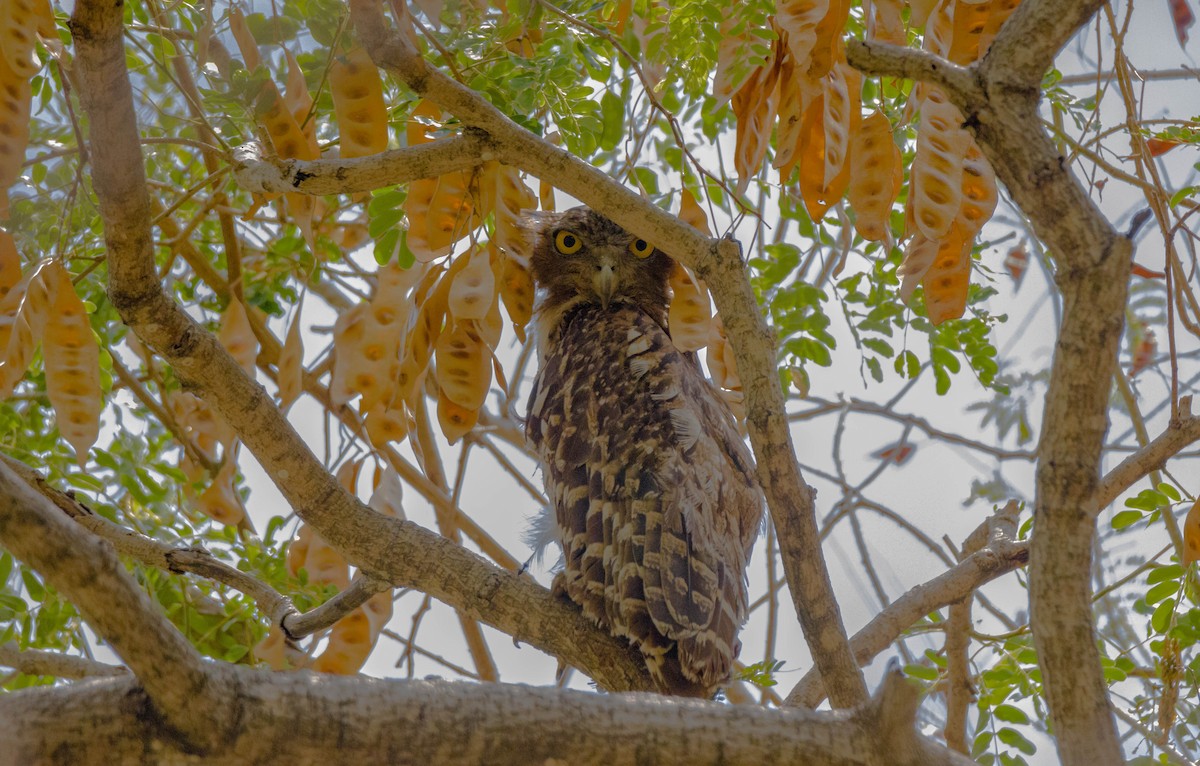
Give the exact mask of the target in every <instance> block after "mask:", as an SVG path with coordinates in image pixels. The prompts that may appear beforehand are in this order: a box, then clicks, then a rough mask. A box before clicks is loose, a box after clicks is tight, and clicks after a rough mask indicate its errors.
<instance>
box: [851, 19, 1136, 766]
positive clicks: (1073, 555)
mask: <svg viewBox="0 0 1200 766" xmlns="http://www.w3.org/2000/svg"><path fill="white" fill-rule="evenodd" d="M1099 7H1100V3H1099V2H1098V0H1085V2H1082V3H1081V2H1074V0H1026V2H1024V3H1022V4H1021V5H1020V6H1019V7H1018V9H1017V11H1016V12H1015V13H1014V14H1013V16H1012V18H1010V19H1009V20H1008V21H1007V22H1006V23H1005V25H1004V26H1003V27H1002V28H1001V30H1000V32H999V34H998V35H997V37H996V40H995V41H994V42H993V43H992V46H991V48H990V49H989V51H988V53H987V54H986V55H985V56H984V58H983V59H982V60H980V61H979V62H977V63H976V64H974V65H972V66H971V67H970V68H969V70H968V71H969V72H970V73H971V74H972V75H973V77H974V78H975V79H976V80H977V81H978V82H979V85H980V93H981V97H977V96H976V95H975V94H974V93H968V92H963V91H962V90H955V89H950V90H948V91H947V92H948V95H949V96H950V98H951V99H952V100H953V101H954V102H955V103H956V104H957V105H958V107H959V108H960V109H961V110H962V113H963V115H964V116H965V127H966V128H967V129H969V130H970V131H971V132H972V134H973V135H974V136H975V138H976V140H977V141H978V143H979V146H980V148H981V149H982V150H983V152H984V154H985V155H986V156H987V158H988V161H989V162H991V164H992V167H993V168H995V170H996V175H997V176H998V177H999V178H1000V179H1001V180H1002V181H1003V182H1004V185H1005V186H1006V187H1007V188H1008V191H1009V194H1010V195H1011V196H1012V198H1013V200H1014V201H1015V202H1016V203H1017V205H1018V206H1019V207H1020V208H1021V210H1023V211H1024V212H1025V213H1026V214H1027V215H1028V216H1029V218H1030V220H1031V221H1032V223H1033V226H1034V230H1035V232H1036V234H1037V235H1038V238H1039V239H1041V240H1042V242H1044V243H1045V244H1046V246H1047V249H1048V250H1049V251H1050V252H1051V253H1052V254H1053V256H1054V258H1055V264H1056V266H1057V271H1056V275H1055V278H1056V281H1057V283H1058V286H1059V289H1060V290H1061V291H1062V295H1063V307H1064V308H1063V318H1062V326H1061V327H1060V328H1059V335H1058V343H1057V344H1056V346H1055V353H1054V362H1053V365H1052V367H1051V373H1050V385H1049V387H1048V390H1047V393H1046V409H1045V413H1044V416H1043V421H1042V435H1041V439H1040V441H1039V444H1038V455H1039V461H1038V470H1037V500H1036V504H1035V508H1034V521H1035V525H1034V536H1033V541H1032V546H1031V549H1030V613H1031V620H1032V624H1033V629H1034V644H1035V646H1036V648H1037V652H1038V661H1039V663H1040V664H1041V667H1042V672H1043V675H1044V679H1045V685H1046V696H1047V698H1048V700H1049V702H1050V711H1051V717H1052V719H1053V724H1054V728H1055V733H1056V735H1057V744H1058V749H1059V755H1060V756H1061V757H1062V760H1063V762H1064V763H1065V764H1067V766H1076V765H1078V766H1098V765H1099V764H1116V763H1120V762H1122V761H1123V758H1122V751H1121V746H1120V743H1119V741H1118V738H1117V731H1116V724H1115V722H1114V720H1113V716H1112V712H1111V710H1110V708H1109V704H1108V696H1107V694H1108V689H1107V685H1106V684H1105V682H1104V675H1103V671H1102V668H1101V665H1100V656H1099V653H1098V651H1097V650H1096V640H1095V638H1096V636H1095V626H1094V618H1093V615H1092V609H1091V585H1090V579H1089V578H1090V577H1091V566H1092V551H1093V542H1094V537H1095V517H1096V514H1097V513H1099V509H1100V507H1102V506H1101V503H1100V502H1099V494H1098V491H1099V489H1100V460H1101V455H1102V451H1103V446H1104V434H1105V432H1106V430H1107V428H1108V418H1107V412H1108V394H1109V391H1110V389H1111V385H1112V376H1113V372H1114V370H1115V368H1116V362H1117V344H1118V342H1119V340H1120V336H1121V329H1122V325H1123V322H1124V309H1125V299H1126V291H1127V288H1128V282H1129V264H1130V262H1131V260H1132V246H1131V243H1130V242H1129V240H1128V239H1127V238H1125V237H1122V236H1120V235H1118V234H1117V233H1116V232H1115V231H1114V230H1113V228H1112V226H1111V225H1110V224H1109V223H1108V221H1107V220H1106V219H1105V218H1104V216H1103V215H1102V214H1101V213H1100V210H1099V209H1098V208H1097V207H1096V205H1095V204H1094V203H1093V202H1092V200H1091V198H1090V197H1089V196H1088V194H1087V192H1086V191H1085V189H1084V188H1083V186H1082V185H1081V184H1079V183H1078V182H1077V181H1076V180H1075V178H1074V177H1073V176H1072V174H1071V173H1070V171H1069V170H1068V168H1067V165H1066V161H1065V160H1064V158H1063V157H1062V156H1061V155H1060V154H1059V153H1058V151H1057V149H1056V147H1055V145H1054V143H1053V141H1052V140H1051V138H1050V136H1049V135H1047V133H1046V131H1045V129H1044V128H1043V127H1042V122H1041V120H1040V115H1039V113H1038V102H1039V100H1040V98H1041V81H1042V77H1043V75H1044V74H1045V72H1046V70H1047V69H1048V68H1049V67H1050V66H1051V65H1052V63H1053V61H1054V57H1055V55H1056V54H1057V53H1058V51H1059V50H1060V49H1061V48H1062V46H1063V45H1065V44H1066V41H1067V40H1068V39H1070V37H1071V36H1072V35H1073V34H1074V33H1075V32H1076V31H1077V30H1078V29H1079V27H1081V26H1082V25H1083V24H1084V23H1086V22H1087V20H1088V19H1089V18H1090V17H1091V16H1092V14H1093V13H1095V11H1096V9H1097V8H1099ZM847 53H848V57H849V60H850V63H851V64H853V65H854V66H856V67H857V66H860V65H861V66H864V67H869V68H872V69H873V70H874V71H880V70H882V69H883V68H884V67H885V65H887V64H889V63H890V64H891V66H892V70H891V71H890V72H889V73H891V74H901V71H899V70H900V69H901V66H900V65H899V64H898V63H897V59H908V60H915V59H918V58H919V59H921V61H922V64H921V65H923V66H925V68H926V69H927V70H930V69H931V68H930V67H929V65H928V62H926V61H924V59H925V57H923V56H922V57H917V56H915V55H901V54H896V55H892V52H890V51H889V55H890V56H891V60H890V62H889V61H888V60H885V59H883V58H882V57H881V56H872V55H871V51H870V50H869V49H867V48H865V47H863V46H854V47H853V48H851V49H848V51H847ZM921 65H919V64H918V63H916V62H915V61H909V62H906V63H905V64H904V65H903V66H904V67H905V68H906V69H907V71H910V72H917V71H918V69H919V68H920V66H921Z"/></svg>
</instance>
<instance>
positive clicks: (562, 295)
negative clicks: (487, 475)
mask: <svg viewBox="0 0 1200 766" xmlns="http://www.w3.org/2000/svg"><path fill="white" fill-rule="evenodd" d="M533 216H534V217H531V218H529V219H526V222H527V227H528V228H529V229H530V233H531V237H532V240H533V249H532V256H531V259H530V265H531V270H532V273H533V278H534V282H535V284H536V285H537V288H538V290H537V295H538V297H537V305H536V313H535V315H536V333H537V347H538V360H539V368H538V373H537V377H536V379H535V382H534V386H533V389H532V391H531V392H530V396H529V412H528V416H527V418H526V422H525V433H526V437H527V439H528V440H529V443H530V444H531V445H532V447H533V448H534V450H535V451H536V452H537V455H538V457H539V458H540V461H541V464H542V472H543V477H544V479H545V484H546V494H547V497H548V498H549V499H550V502H551V504H552V506H553V511H554V517H555V522H556V527H557V530H556V531H557V537H558V541H559V542H560V543H561V545H562V549H563V559H564V567H563V570H562V571H561V572H560V573H559V574H557V575H556V577H555V581H554V590H555V592H556V593H559V594H565V595H566V596H567V597H568V598H569V599H570V600H571V601H574V602H575V603H576V604H578V605H579V606H580V607H581V608H582V610H583V613H584V614H585V615H587V616H588V617H589V618H591V619H592V620H594V621H595V622H596V623H597V624H599V625H600V626H601V627H603V628H605V629H606V630H608V631H609V632H611V633H613V634H614V635H617V636H623V637H625V638H627V639H628V640H629V641H630V642H631V643H632V644H633V645H634V646H636V647H637V648H638V649H639V650H640V651H641V653H642V654H643V656H644V657H645V659H646V665H647V667H648V668H649V670H650V672H651V674H652V676H653V677H654V678H655V680H656V683H657V684H658V685H659V687H660V688H661V689H662V690H664V691H667V692H671V693H677V694H693V695H701V696H709V695H711V694H712V692H713V691H715V689H716V687H717V686H719V685H720V684H721V683H722V682H725V681H726V680H728V678H729V676H730V671H731V670H732V668H733V661H734V659H735V658H736V657H737V654H738V650H739V649H740V643H739V642H738V640H737V633H738V630H739V629H740V627H741V625H742V623H743V622H744V621H745V619H746V610H747V598H746V588H747V586H746V566H747V564H748V563H749V559H750V551H751V548H752V546H753V544H754V540H755V537H756V536H757V534H758V528H759V524H760V521H761V519H762V508H763V504H762V494H761V492H760V490H759V487H758V484H757V482H756V480H755V476H754V465H753V462H752V459H751V456H750V453H749V450H747V448H746V445H745V443H744V442H743V441H742V438H741V436H740V434H739V433H738V429H737V427H736V425H735V422H734V418H733V416H732V414H731V413H730V411H729V408H728V407H727V406H726V404H725V403H724V401H723V400H722V399H721V398H720V396H719V395H718V393H717V391H716V389H715V388H714V387H713V385H712V384H711V383H710V382H709V380H708V378H707V377H706V376H705V375H704V372H703V371H702V370H701V368H700V365H699V363H698V361H697V359H696V357H695V355H694V354H692V353H684V352H681V351H679V350H678V349H677V348H675V346H674V345H673V344H672V342H671V335H670V332H669V328H668V326H667V309H668V304H669V301H670V289H669V287H668V276H669V274H670V271H671V268H672V261H671V259H670V258H669V257H668V256H667V255H666V254H665V253H664V252H663V251H661V250H659V249H657V248H656V247H655V246H653V245H651V244H650V243H648V242H646V241H645V240H642V239H639V238H637V237H635V236H633V235H632V234H630V233H629V232H627V231H625V230H624V229H622V228H620V227H619V226H617V225H616V224H614V223H612V222H611V221H609V220H608V219H607V218H604V217H603V216H601V215H599V214H597V213H595V212H593V211H592V210H590V209H589V208H586V207H578V208H574V209H572V210H568V211H565V212H562V213H537V214H533Z"/></svg>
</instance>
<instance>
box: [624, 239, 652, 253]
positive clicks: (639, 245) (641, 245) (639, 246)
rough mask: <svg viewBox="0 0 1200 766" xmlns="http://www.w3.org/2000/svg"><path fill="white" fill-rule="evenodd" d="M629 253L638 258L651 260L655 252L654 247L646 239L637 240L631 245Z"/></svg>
mask: <svg viewBox="0 0 1200 766" xmlns="http://www.w3.org/2000/svg"><path fill="white" fill-rule="evenodd" d="M629 252H631V253H633V254H634V255H636V256H637V257H638V258H649V257H650V254H651V253H653V252H654V245H651V244H650V243H649V242H647V241H646V240H644V239H635V240H634V241H632V242H630V243H629Z"/></svg>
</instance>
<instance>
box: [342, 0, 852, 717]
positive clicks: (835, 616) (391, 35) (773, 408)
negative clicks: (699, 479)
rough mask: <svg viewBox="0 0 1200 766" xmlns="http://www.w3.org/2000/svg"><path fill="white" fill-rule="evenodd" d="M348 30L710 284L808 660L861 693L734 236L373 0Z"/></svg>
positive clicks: (506, 149)
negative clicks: (452, 67)
mask: <svg viewBox="0 0 1200 766" xmlns="http://www.w3.org/2000/svg"><path fill="white" fill-rule="evenodd" d="M350 8H351V15H352V17H353V21H354V26H355V31H356V33H357V35H358V38H359V40H360V41H361V42H362V44H363V46H364V47H365V48H366V49H367V51H368V52H369V53H370V54H371V58H372V59H374V61H375V63H376V64H378V65H379V66H380V67H382V68H384V69H386V70H387V71H389V72H391V73H393V74H395V75H396V76H397V77H399V78H400V79H402V80H403V81H404V82H406V83H407V84H408V85H409V87H411V88H412V89H413V90H414V91H416V92H417V93H418V94H419V95H420V96H422V97H423V98H426V99H429V100H430V101H432V102H434V103H436V104H437V105H438V106H440V107H442V108H443V109H445V110H447V111H449V112H450V113H452V114H453V115H455V116H456V117H458V119H459V120H461V121H462V122H463V123H465V124H466V125H468V126H470V127H474V128H477V129H479V130H483V131H486V132H487V134H488V136H489V137H490V138H491V140H492V141H494V142H495V152H496V157H497V159H499V160H500V161H501V162H504V163H506V164H509V165H512V166H514V167H518V168H520V169H522V170H525V171H526V172H529V173H531V174H533V175H535V176H537V177H538V178H541V179H543V180H545V181H548V182H550V183H552V184H553V185H554V186H555V187H557V188H559V189H562V190H563V191H565V192H567V193H568V194H571V195H572V196H574V197H575V198H577V199H579V200H580V201H582V202H584V203H586V204H587V205H589V206H591V207H592V208H594V209H595V210H597V211H598V212H600V213H602V214H604V215H605V216H607V217H608V218H610V219H611V220H613V221H614V222H615V223H617V224H619V225H621V226H623V227H625V228H626V229H628V230H630V231H632V232H634V233H636V234H637V235H638V236H641V237H644V238H645V239H647V240H648V241H650V242H655V243H670V245H669V246H667V247H665V248H664V249H665V250H667V251H668V252H669V253H670V254H671V256H672V257H674V258H675V259H676V260H678V261H679V262H681V263H683V264H684V265H686V266H689V267H691V268H693V269H694V270H695V271H696V272H697V274H698V275H699V276H700V277H701V278H702V279H704V280H705V282H706V283H707V284H708V285H709V289H710V290H711V292H712V294H713V300H714V301H715V302H716V306H717V310H718V311H719V312H720V314H721V318H722V320H723V321H724V323H725V327H726V330H727V332H728V334H729V339H730V342H731V344H732V346H733V349H734V355H735V357H736V360H737V365H738V369H739V370H740V371H741V373H742V381H743V388H744V391H745V393H746V409H747V412H748V416H747V424H748V426H749V431H750V441H751V444H752V446H753V447H754V454H755V457H756V458H757V460H758V475H759V479H760V481H761V482H762V484H763V490H764V492H765V494H766V497H767V505H768V507H769V508H770V510H771V516H772V519H773V520H774V522H775V527H776V530H777V532H778V535H779V542H780V548H781V551H782V553H783V561H784V567H785V572H786V574H787V579H788V584H789V587H790V590H791V593H792V596H793V598H794V600H795V604H796V612H797V614H799V615H800V621H801V626H802V628H803V629H804V635H805V638H806V639H807V641H808V643H809V645H810V646H811V647H812V653H813V658H814V661H815V662H816V664H817V665H818V667H820V668H821V670H822V672H823V674H824V675H825V677H826V678H828V679H829V685H830V699H831V701H832V702H833V703H834V705H836V706H839V707H849V706H852V705H855V704H858V703H860V702H861V701H862V700H864V699H865V698H866V694H867V692H866V684H865V682H864V681H863V678H862V673H861V671H860V670H859V668H858V666H857V664H856V663H855V662H854V657H853V655H852V653H851V652H850V648H849V644H848V643H847V641H846V633H845V628H844V627H843V625H842V620H841V613H840V611H839V608H838V605H837V601H836V600H835V599H834V596H833V588H832V586H831V584H830V581H829V573H828V570H827V568H826V566H825V559H824V557H823V556H822V554H821V547H820V538H819V535H818V532H817V523H816V515H815V511H814V508H813V497H812V491H811V489H810V488H809V487H808V486H807V485H806V484H805V482H804V479H803V477H802V476H801V474H800V468H799V466H798V465H797V463H796V459H795V450H794V448H793V446H792V441H791V433H790V431H789V429H788V423H787V415H786V413H785V411H784V395H783V390H782V388H781V387H780V383H779V376H778V375H777V374H776V372H775V370H776V356H775V343H774V337H773V335H772V334H771V332H770V330H769V329H768V328H767V326H766V323H765V321H764V320H763V317H762V313H761V311H760V310H759V308H758V303H757V301H756V300H755V298H754V293H753V291H752V290H751V288H750V283H749V280H748V279H747V277H746V270H745V264H744V263H743V262H742V258H741V252H740V248H738V246H737V244H736V243H735V242H733V241H732V240H713V239H709V238H707V237H704V236H703V235H701V234H700V233H699V232H698V231H696V230H695V229H694V228H692V227H691V226H688V225H687V224H684V223H682V222H681V221H679V220H678V219H677V218H676V217H675V216H672V215H671V214H669V213H667V212H666V211H665V210H661V209H659V208H658V207H656V206H654V205H653V204H650V203H648V202H647V201H645V200H643V199H641V198H640V197H639V196H638V195H637V194H635V193H634V192H633V191H631V190H629V189H627V188H625V187H624V186H622V185H621V184H619V183H617V182H616V181H614V180H613V179H612V178H610V177H609V176H608V175H606V174H605V173H604V172H602V171H601V170H599V169H598V168H595V167H593V166H591V165H589V164H588V163H586V162H583V161H581V160H580V159H578V158H576V157H574V156H572V155H571V154H569V153H567V152H565V151H563V150H561V149H559V148H557V147H555V146H553V145H551V144H549V143H548V142H546V141H544V140H542V139H541V138H539V137H538V136H535V135H533V134H532V133H530V132H529V131H528V130H525V129H524V128H522V127H520V126H519V125H517V124H516V123H514V122H513V121H511V120H509V119H508V118H507V117H506V116H504V115H503V114H502V113H501V112H500V111H499V110H497V109H496V108H495V107H494V106H492V105H491V104H489V103H488V102H487V101H486V100H485V99H484V98H482V97H481V96H480V95H479V94H477V93H475V92H474V91H471V90H470V89H469V88H467V87H465V86H463V85H462V84H461V83H459V82H457V81H455V80H452V79H450V78H449V77H447V76H446V75H444V74H442V73H441V72H440V71H438V70H436V69H434V68H432V67H430V66H429V65H428V64H427V63H426V62H425V61H424V59H422V58H421V56H420V54H419V53H418V52H417V51H416V50H415V49H414V48H413V47H412V45H411V44H410V43H409V41H408V39H407V38H406V37H405V36H404V35H402V34H400V33H398V32H396V31H395V30H392V29H390V28H389V25H388V24H387V21H386V20H385V19H384V16H383V11H382V8H381V7H380V3H379V2H378V0H351V3H350Z"/></svg>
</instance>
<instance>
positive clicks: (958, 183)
mask: <svg viewBox="0 0 1200 766" xmlns="http://www.w3.org/2000/svg"><path fill="white" fill-rule="evenodd" d="M970 140H971V137H970V135H968V134H967V132H966V131H965V130H963V128H962V114H961V113H960V112H959V111H958V108H957V107H955V106H954V105H953V104H951V103H950V101H949V100H948V99H947V98H946V96H945V94H944V93H943V92H942V91H941V90H940V89H938V88H935V87H930V88H929V89H928V91H927V93H926V96H925V101H924V103H923V104H922V105H921V125H920V129H919V131H918V133H917V153H916V156H915V157H914V159H913V163H912V170H911V179H912V192H911V193H912V207H913V222H914V223H915V224H916V226H917V228H918V229H920V230H921V233H923V234H924V235H925V236H926V237H928V238H929V239H938V240H940V239H942V238H943V237H944V236H945V235H946V233H947V232H948V231H949V230H950V226H951V224H953V223H954V219H955V217H956V216H957V215H958V211H959V208H960V207H961V205H962V185H963V182H962V172H963V170H962V168H963V159H964V157H965V156H966V153H967V148H968V146H969V145H970Z"/></svg>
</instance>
